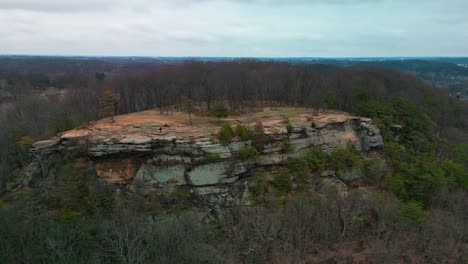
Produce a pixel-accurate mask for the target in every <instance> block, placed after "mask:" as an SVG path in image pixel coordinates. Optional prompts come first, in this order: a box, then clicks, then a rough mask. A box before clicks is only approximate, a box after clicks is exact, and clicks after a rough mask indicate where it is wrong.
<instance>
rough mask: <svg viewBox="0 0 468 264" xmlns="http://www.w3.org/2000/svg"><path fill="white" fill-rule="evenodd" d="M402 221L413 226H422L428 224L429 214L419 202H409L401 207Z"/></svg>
mask: <svg viewBox="0 0 468 264" xmlns="http://www.w3.org/2000/svg"><path fill="white" fill-rule="evenodd" d="M399 215H400V220H401V221H402V222H403V223H405V224H409V225H412V226H420V225H422V224H424V223H426V222H427V214H426V212H425V211H424V209H423V206H422V205H421V204H420V203H417V202H408V203H406V204H402V205H401V207H400V214H399Z"/></svg>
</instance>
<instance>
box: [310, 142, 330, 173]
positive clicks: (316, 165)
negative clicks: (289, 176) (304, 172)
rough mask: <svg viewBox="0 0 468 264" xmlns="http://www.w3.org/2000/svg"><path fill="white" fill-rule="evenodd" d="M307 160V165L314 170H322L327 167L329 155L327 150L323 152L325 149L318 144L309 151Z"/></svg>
mask: <svg viewBox="0 0 468 264" xmlns="http://www.w3.org/2000/svg"><path fill="white" fill-rule="evenodd" d="M305 160H306V162H307V166H308V167H309V168H310V169H311V170H312V171H321V170H325V169H327V166H328V157H327V155H326V154H325V152H323V150H322V149H321V148H320V147H318V146H314V147H313V148H312V150H310V151H309V153H307V155H306V157H305Z"/></svg>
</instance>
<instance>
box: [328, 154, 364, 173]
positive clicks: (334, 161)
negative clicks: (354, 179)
mask: <svg viewBox="0 0 468 264" xmlns="http://www.w3.org/2000/svg"><path fill="white" fill-rule="evenodd" d="M330 163H331V165H332V166H333V168H335V169H337V170H339V169H344V168H346V167H347V168H350V167H354V166H357V165H359V164H361V153H360V152H359V151H356V150H349V149H339V150H336V151H334V152H333V153H332V154H331V155H330Z"/></svg>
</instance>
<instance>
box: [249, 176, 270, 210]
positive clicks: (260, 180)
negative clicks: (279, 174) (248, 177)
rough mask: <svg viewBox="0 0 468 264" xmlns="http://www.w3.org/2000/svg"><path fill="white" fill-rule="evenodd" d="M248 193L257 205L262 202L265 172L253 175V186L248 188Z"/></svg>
mask: <svg viewBox="0 0 468 264" xmlns="http://www.w3.org/2000/svg"><path fill="white" fill-rule="evenodd" d="M249 191H250V193H251V194H252V199H253V200H254V201H255V202H257V203H263V202H264V195H265V193H266V191H267V180H266V175H265V172H263V171H262V172H260V173H257V174H256V175H255V180H254V182H253V185H250V186H249Z"/></svg>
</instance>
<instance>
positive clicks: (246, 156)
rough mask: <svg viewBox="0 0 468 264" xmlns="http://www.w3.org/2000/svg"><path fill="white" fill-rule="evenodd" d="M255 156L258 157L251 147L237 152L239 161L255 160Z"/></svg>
mask: <svg viewBox="0 0 468 264" xmlns="http://www.w3.org/2000/svg"><path fill="white" fill-rule="evenodd" d="M257 155H258V151H257V150H256V149H255V148H254V147H252V146H249V147H246V148H243V149H240V150H239V157H240V159H241V160H251V159H255V158H256V157H257Z"/></svg>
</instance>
